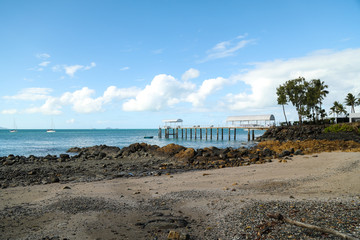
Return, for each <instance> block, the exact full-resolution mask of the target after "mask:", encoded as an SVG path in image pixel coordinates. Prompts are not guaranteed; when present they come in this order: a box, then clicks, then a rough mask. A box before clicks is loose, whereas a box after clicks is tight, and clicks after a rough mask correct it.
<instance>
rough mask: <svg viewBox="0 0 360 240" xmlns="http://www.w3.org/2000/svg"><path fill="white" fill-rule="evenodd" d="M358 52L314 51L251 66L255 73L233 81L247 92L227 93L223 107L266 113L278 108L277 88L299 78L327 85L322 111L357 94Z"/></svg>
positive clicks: (359, 75)
mask: <svg viewBox="0 0 360 240" xmlns="http://www.w3.org/2000/svg"><path fill="white" fill-rule="evenodd" d="M359 56H360V49H346V50H343V51H338V52H331V51H317V52H315V53H312V54H310V55H308V56H304V57H299V58H293V59H287V60H274V61H268V62H259V63H254V64H253V65H254V69H253V70H249V71H248V72H246V73H243V74H240V75H236V76H233V77H232V80H234V81H238V82H243V83H245V84H246V85H248V86H249V88H250V91H247V92H246V91H242V92H240V93H237V94H233V93H229V94H228V95H227V96H226V98H225V103H224V105H226V106H229V108H230V110H234V111H235V110H236V111H239V110H245V109H251V108H261V109H266V108H268V107H275V106H277V103H276V87H278V86H279V85H280V84H283V83H284V82H285V81H287V80H289V79H294V78H297V77H299V76H302V77H305V78H306V80H311V79H320V80H321V81H324V82H325V84H327V85H329V88H328V90H329V92H330V93H329V95H328V96H327V97H326V98H325V103H324V107H325V108H326V107H330V106H329V105H330V104H332V102H334V101H335V100H337V101H340V102H343V101H344V99H345V97H346V95H347V93H349V92H353V93H354V94H357V93H359V92H360V81H359V80H360V68H359V66H360V57H359ZM326 105H327V106H326Z"/></svg>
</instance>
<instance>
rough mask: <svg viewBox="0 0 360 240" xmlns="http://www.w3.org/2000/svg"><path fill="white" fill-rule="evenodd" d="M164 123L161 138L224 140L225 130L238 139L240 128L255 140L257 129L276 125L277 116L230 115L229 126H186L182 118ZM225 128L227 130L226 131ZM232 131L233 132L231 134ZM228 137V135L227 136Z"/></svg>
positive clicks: (160, 129)
mask: <svg viewBox="0 0 360 240" xmlns="http://www.w3.org/2000/svg"><path fill="white" fill-rule="evenodd" d="M163 123H164V125H163V126H162V127H159V133H158V136H159V138H162V136H163V135H164V137H165V138H170V137H173V138H183V139H188V138H189V139H201V140H202V139H205V140H208V139H209V140H213V139H214V140H215V139H216V140H224V132H225V134H227V135H228V136H227V138H228V140H231V139H232V138H233V139H234V140H236V131H237V130H239V129H247V130H248V141H250V140H255V133H254V131H255V130H266V129H269V128H270V127H271V126H274V125H275V117H274V115H272V114H269V115H251V116H230V117H227V119H226V123H228V124H230V125H229V126H213V125H210V126H200V125H194V126H191V127H184V126H183V120H182V119H170V120H163ZM224 130H225V131H224ZM231 133H232V134H231ZM225 137H226V136H225Z"/></svg>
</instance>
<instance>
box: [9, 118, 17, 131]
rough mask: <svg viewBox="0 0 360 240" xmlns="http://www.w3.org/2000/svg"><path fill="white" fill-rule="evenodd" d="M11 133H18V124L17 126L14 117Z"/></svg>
mask: <svg viewBox="0 0 360 240" xmlns="http://www.w3.org/2000/svg"><path fill="white" fill-rule="evenodd" d="M10 132H11V133H16V132H17V126H16V122H15V119H14V128H13V129H11V130H10Z"/></svg>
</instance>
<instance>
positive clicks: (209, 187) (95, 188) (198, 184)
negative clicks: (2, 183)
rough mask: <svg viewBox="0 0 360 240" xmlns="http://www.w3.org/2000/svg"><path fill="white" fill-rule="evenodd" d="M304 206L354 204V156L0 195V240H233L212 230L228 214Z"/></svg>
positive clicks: (359, 199) (358, 164)
mask: <svg viewBox="0 0 360 240" xmlns="http://www.w3.org/2000/svg"><path fill="white" fill-rule="evenodd" d="M304 200H306V201H319V202H322V201H344V202H346V201H352V202H353V203H354V202H355V203H356V204H358V205H359V203H360V153H359V152H332V153H320V154H316V155H314V154H313V155H305V156H294V157H293V158H291V159H290V160H287V162H278V160H277V159H275V160H273V162H271V163H266V164H260V165H250V166H243V167H236V168H224V169H215V170H206V171H192V172H185V173H179V174H174V175H163V176H152V177H143V178H128V179H115V180H109V181H99V182H84V183H68V184H47V185H36V186H28V187H15V188H8V189H0V212H1V213H2V214H3V215H2V216H0V217H2V218H0V220H1V219H2V221H0V235H1V236H2V237H1V236H0V239H39V238H40V239H41V238H44V237H48V238H50V239H51V238H53V239H64V238H67V239H166V236H167V234H168V233H169V231H170V230H176V231H178V232H180V233H183V234H189V235H190V237H191V238H194V239H203V238H207V237H206V236H212V238H211V239H217V237H221V238H222V239H235V238H233V237H230V236H234V235H233V233H229V232H227V233H226V232H222V228H221V227H220V226H219V224H224V221H223V220H224V219H225V218H226V216H227V214H229V213H232V214H233V213H234V212H237V211H241V210H244V209H246V208H247V207H248V205H249V204H251V203H252V202H254V201H295V202H296V201H304ZM5 213H6V214H7V216H6V214H5ZM207 231H208V232H209V231H213V232H212V233H211V234H206V232H207ZM235 231H236V230H235ZM356 231H357V232H355V233H353V234H355V236H356V235H357V236H359V235H360V233H359V231H360V224H359V229H358V230H356ZM239 239H240V238H239Z"/></svg>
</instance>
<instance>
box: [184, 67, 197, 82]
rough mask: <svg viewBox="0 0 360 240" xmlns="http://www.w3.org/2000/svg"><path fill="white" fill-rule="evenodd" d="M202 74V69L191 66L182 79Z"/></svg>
mask: <svg viewBox="0 0 360 240" xmlns="http://www.w3.org/2000/svg"><path fill="white" fill-rule="evenodd" d="M199 75H200V71H199V70H197V69H194V68H190V69H189V70H187V71H186V72H185V73H184V74H183V75H182V76H181V79H182V80H183V81H187V80H190V79H193V78H197V77H199Z"/></svg>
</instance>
